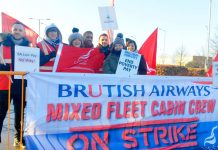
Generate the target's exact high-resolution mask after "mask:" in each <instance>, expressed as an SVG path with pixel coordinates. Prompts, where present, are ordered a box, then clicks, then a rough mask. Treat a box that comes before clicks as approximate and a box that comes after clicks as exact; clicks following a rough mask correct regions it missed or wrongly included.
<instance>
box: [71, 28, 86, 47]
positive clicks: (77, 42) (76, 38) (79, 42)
mask: <svg viewBox="0 0 218 150" xmlns="http://www.w3.org/2000/svg"><path fill="white" fill-rule="evenodd" d="M72 32H73V33H72V34H71V35H70V36H69V38H68V42H69V45H70V46H74V47H78V48H83V36H82V35H81V34H80V33H79V29H78V28H73V29H72Z"/></svg>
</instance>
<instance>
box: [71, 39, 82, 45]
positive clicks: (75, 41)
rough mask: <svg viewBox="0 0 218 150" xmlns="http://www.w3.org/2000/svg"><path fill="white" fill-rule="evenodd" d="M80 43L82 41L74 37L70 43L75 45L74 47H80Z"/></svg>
mask: <svg viewBox="0 0 218 150" xmlns="http://www.w3.org/2000/svg"><path fill="white" fill-rule="evenodd" d="M81 44H82V42H81V41H80V40H79V39H75V40H73V41H72V43H71V45H73V46H75V47H80V46H81Z"/></svg>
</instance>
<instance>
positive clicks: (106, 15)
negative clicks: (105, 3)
mask: <svg viewBox="0 0 218 150" xmlns="http://www.w3.org/2000/svg"><path fill="white" fill-rule="evenodd" d="M98 11H99V16H100V20H101V27H102V30H110V29H112V30H117V29H118V25H117V18H116V13H115V9H114V7H112V6H109V7H98Z"/></svg>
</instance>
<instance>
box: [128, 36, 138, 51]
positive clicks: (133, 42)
mask: <svg viewBox="0 0 218 150" xmlns="http://www.w3.org/2000/svg"><path fill="white" fill-rule="evenodd" d="M131 43H132V44H134V45H135V50H137V44H136V42H135V41H134V40H131V39H129V40H128V41H127V42H126V47H128V46H129V44H131Z"/></svg>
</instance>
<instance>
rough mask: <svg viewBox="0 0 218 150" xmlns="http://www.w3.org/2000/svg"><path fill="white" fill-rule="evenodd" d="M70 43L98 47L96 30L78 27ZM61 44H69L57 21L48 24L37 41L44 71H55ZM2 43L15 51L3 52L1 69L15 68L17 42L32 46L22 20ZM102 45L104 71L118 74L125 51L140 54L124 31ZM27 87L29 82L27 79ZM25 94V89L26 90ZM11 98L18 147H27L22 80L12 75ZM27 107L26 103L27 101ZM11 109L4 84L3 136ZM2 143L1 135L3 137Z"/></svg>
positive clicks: (1, 36) (0, 95)
mask: <svg viewBox="0 0 218 150" xmlns="http://www.w3.org/2000/svg"><path fill="white" fill-rule="evenodd" d="M68 42H69V43H68V44H67V45H69V46H73V47H77V48H94V44H93V33H92V32H91V31H86V32H85V33H84V34H83V35H82V34H80V33H79V29H78V28H73V29H72V34H71V35H70V36H69V38H68ZM60 44H65V43H63V42H62V34H61V32H60V30H59V28H58V27H57V26H56V25H55V24H50V25H48V26H46V29H45V38H44V39H43V40H42V41H41V42H39V43H37V47H38V48H40V71H42V72H51V71H52V68H53V65H54V60H55V57H56V53H57V50H58V47H59V45H60ZM0 45H3V46H6V47H9V48H10V50H11V58H6V57H8V55H1V54H3V53H2V52H1V51H3V49H1V51H0V55H1V57H0V71H14V55H15V54H14V53H15V45H19V46H30V42H29V41H28V39H27V38H26V37H25V28H24V25H23V24H22V23H19V22H16V23H14V24H13V25H12V30H11V33H7V34H5V33H0ZM96 47H97V48H99V50H100V53H103V54H104V63H103V66H102V69H103V73H107V74H115V73H116V68H117V65H118V61H119V58H120V54H121V50H122V49H126V50H128V51H132V52H136V53H137V45H136V43H135V41H134V40H132V39H128V38H127V39H126V43H125V42H124V39H123V34H122V33H119V34H117V36H116V38H115V40H114V41H113V42H112V43H111V44H109V39H108V35H107V34H106V33H103V34H101V35H100V36H99V42H98V45H97V46H96ZM146 66H147V65H146V61H145V59H144V57H143V56H142V57H141V60H140V64H139V69H138V74H140V75H146V73H147V67H146ZM24 85H25V87H26V85H27V83H26V81H25V82H24ZM24 93H25V90H24ZM11 99H13V104H14V112H15V136H14V146H19V145H20V142H21V140H22V143H23V146H25V141H24V140H23V138H20V133H21V130H20V129H21V103H22V96H21V80H19V79H14V77H13V76H12V84H11ZM24 107H25V102H24ZM7 109H8V89H5V88H3V89H2V88H1V84H0V135H1V131H2V126H3V121H4V119H5V116H6V113H7ZM0 142H1V136H0Z"/></svg>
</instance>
